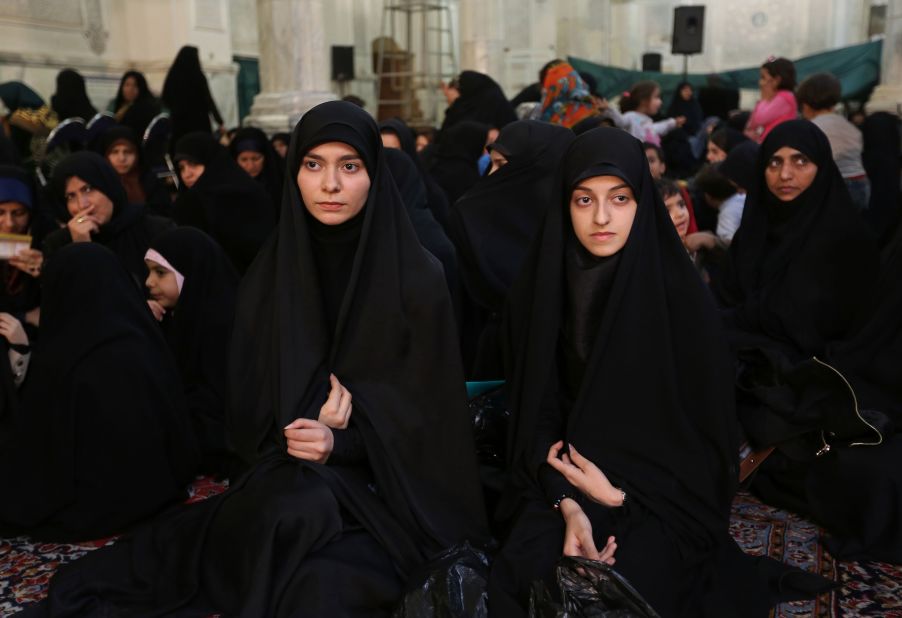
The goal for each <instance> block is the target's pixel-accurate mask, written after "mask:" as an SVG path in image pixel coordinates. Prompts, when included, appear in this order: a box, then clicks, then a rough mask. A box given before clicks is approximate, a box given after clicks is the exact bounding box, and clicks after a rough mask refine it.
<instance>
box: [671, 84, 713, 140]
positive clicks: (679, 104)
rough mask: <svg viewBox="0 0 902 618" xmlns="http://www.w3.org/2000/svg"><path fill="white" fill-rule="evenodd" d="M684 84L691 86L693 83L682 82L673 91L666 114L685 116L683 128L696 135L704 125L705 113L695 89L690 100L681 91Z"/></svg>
mask: <svg viewBox="0 0 902 618" xmlns="http://www.w3.org/2000/svg"><path fill="white" fill-rule="evenodd" d="M684 86H689V87H690V88H691V87H692V84H690V83H688V82H680V83H679V84H678V85H677V87H676V89H675V90H674V91H673V99H672V100H671V101H670V107H668V108H667V114H666V115H667V117H668V118H676V117H677V116H685V117H686V123H685V124H684V125H683V130H684V131H686V133H688V134H690V135H695V133H696V132H697V131H698V130H699V129H700V128H701V127H702V122H703V121H704V119H705V115H704V112H702V106H701V105H700V104H699V102H698V99H696V98H695V92H694V91H693V93H692V96H691V97H689V100H688V101H687V100H686V99H684V98H683V96H682V95H681V94H680V91H681V90H682V89H683V87H684Z"/></svg>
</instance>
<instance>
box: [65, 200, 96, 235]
mask: <svg viewBox="0 0 902 618" xmlns="http://www.w3.org/2000/svg"><path fill="white" fill-rule="evenodd" d="M66 227H68V228H69V234H70V235H71V236H72V242H91V234H96V233H97V232H99V231H100V222H99V221H98V219H97V217H95V216H94V209H93V208H88V209H87V210H83V211H82V212H80V213H78V214H77V215H75V216H74V217H72V218H71V219H69V222H68V223H67V224H66Z"/></svg>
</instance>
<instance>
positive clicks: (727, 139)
mask: <svg viewBox="0 0 902 618" xmlns="http://www.w3.org/2000/svg"><path fill="white" fill-rule="evenodd" d="M711 141H712V142H714V144H715V145H716V146H717V147H718V148H720V149H721V150H723V151H724V152H725V153H727V154H730V151H732V150H733V148H735V147H736V146H738V145H739V144H741V143H743V142H747V141H749V138H747V137H746V136H745V135H743V134H742V132H741V131H737V130H736V129H733V128H731V127H721V128H719V129H717V130H716V131H714V132H713V133H712V134H711Z"/></svg>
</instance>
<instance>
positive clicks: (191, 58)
mask: <svg viewBox="0 0 902 618" xmlns="http://www.w3.org/2000/svg"><path fill="white" fill-rule="evenodd" d="M160 99H161V100H162V102H163V105H165V106H166V108H167V109H168V110H169V117H170V120H171V121H172V134H171V135H170V137H169V143H170V146H171V147H174V146H175V145H176V144H178V141H179V140H180V139H181V138H182V137H183V136H185V135H187V134H189V133H192V132H194V131H203V132H205V133H210V132H211V131H212V130H213V128H212V127H211V125H210V115H212V116H213V118H214V119H215V120H216V122H217V123H218V124H219V125H222V124H223V120H222V116H220V115H219V109H217V107H216V102H215V101H214V100H213V95H212V94H210V85H209V84H208V83H207V77H206V75H204V72H203V69H201V66H200V56H199V55H198V51H197V48H196V47H194V46H191V45H185V46H184V47H182V48H181V49H180V50H179V53H178V54H177V55H176V57H175V60H174V61H173V62H172V66H171V67H169V72H168V73H166V80H165V81H164V82H163V92H162V94H161V96H160Z"/></svg>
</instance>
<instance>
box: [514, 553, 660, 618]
mask: <svg viewBox="0 0 902 618" xmlns="http://www.w3.org/2000/svg"><path fill="white" fill-rule="evenodd" d="M555 572H556V575H557V583H558V586H559V587H560V590H561V602H560V603H558V602H557V601H555V600H554V599H553V598H552V596H551V594H550V593H549V591H548V589H547V588H546V587H545V585H544V584H543V583H542V582H536V583H535V584H533V588H532V594H531V595H530V599H529V616H530V618H660V617H659V616H658V613H657V612H656V611H655V610H654V609H652V607H651V605H649V604H648V603H647V602H646V601H645V599H643V598H642V595H640V594H639V593H638V592H636V589H635V588H633V587H632V586H631V585H630V583H629V582H628V581H626V579H625V578H624V577H623V576H622V575H620V574H619V573H617V572H616V571H615V570H614V569H612V568H611V567H610V566H608V565H606V564H604V563H603V562H596V561H594V560H586V559H585V558H575V557H570V556H565V557H564V558H561V561H560V562H559V563H558V566H557V569H556V570H555Z"/></svg>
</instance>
